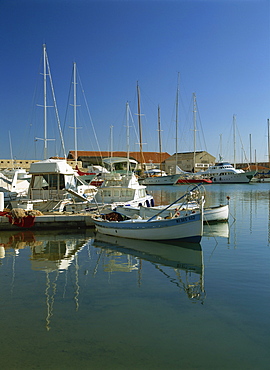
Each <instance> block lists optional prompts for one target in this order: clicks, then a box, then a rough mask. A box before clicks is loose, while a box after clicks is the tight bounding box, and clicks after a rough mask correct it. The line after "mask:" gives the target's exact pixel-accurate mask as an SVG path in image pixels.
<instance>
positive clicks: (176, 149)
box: [175, 72, 180, 171]
mask: <svg viewBox="0 0 270 370" xmlns="http://www.w3.org/2000/svg"><path fill="white" fill-rule="evenodd" d="M179 78H180V74H179V72H178V76H177V89H176V104H175V171H176V166H177V165H178V105H179Z"/></svg>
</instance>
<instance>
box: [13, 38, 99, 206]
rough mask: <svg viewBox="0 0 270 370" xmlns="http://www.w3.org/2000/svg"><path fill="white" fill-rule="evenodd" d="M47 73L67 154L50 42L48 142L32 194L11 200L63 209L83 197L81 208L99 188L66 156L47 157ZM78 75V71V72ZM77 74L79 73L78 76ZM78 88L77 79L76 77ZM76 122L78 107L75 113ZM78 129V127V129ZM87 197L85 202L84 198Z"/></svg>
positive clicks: (33, 169)
mask: <svg viewBox="0 0 270 370" xmlns="http://www.w3.org/2000/svg"><path fill="white" fill-rule="evenodd" d="M47 76H49V80H50V86H51V91H52V96H53V101H54V108H55V111H56V116H57V121H58V128H59V132H60V137H61V142H62V147H63V151H64V156H65V158H66V152H65V146H64V140H63V135H62V131H61V126H60V121H59V115H58V110H57V106H56V99H55V95H54V89H53V85H52V77H51V73H50V67H49V61H48V56H47V51H46V45H45V44H44V45H43V88H44V102H43V108H44V138H43V139H40V140H42V141H43V143H44V160H43V161H40V162H35V163H32V164H31V166H30V170H29V174H30V175H31V182H30V185H29V189H28V196H27V197H26V198H22V199H19V200H17V199H16V200H15V201H12V202H11V205H12V208H18V207H19V208H24V209H35V210H39V211H41V212H44V211H52V210H56V209H58V210H60V211H63V210H64V207H65V205H66V204H69V203H74V202H75V199H77V200H78V199H80V207H79V208H80V209H83V208H86V207H87V204H88V202H90V201H91V200H92V199H93V197H94V195H95V194H96V192H97V188H96V187H95V186H92V185H89V184H87V183H85V182H83V181H82V180H81V179H80V178H79V175H78V174H77V172H76V171H75V170H73V168H72V167H71V166H70V165H69V164H68V163H67V161H66V160H62V159H47V145H48V141H49V140H50V139H48V137H47V108H48V104H47ZM75 76H76V75H75ZM74 78H75V77H74ZM74 89H76V81H75V80H74ZM75 91H76V90H74V107H76V92H75ZM74 120H75V125H76V111H75V113H74ZM75 132H76V130H75ZM82 199H83V202H82Z"/></svg>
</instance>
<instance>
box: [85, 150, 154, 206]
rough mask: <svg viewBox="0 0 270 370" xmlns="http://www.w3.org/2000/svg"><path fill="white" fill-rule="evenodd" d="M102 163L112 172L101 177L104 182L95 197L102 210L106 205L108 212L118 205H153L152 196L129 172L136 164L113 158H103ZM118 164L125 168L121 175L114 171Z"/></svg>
mask: <svg viewBox="0 0 270 370" xmlns="http://www.w3.org/2000/svg"><path fill="white" fill-rule="evenodd" d="M103 161H104V163H107V164H109V165H110V166H111V167H112V172H110V173H104V174H103V175H102V179H103V180H104V181H103V183H102V185H101V186H100V187H99V189H98V192H97V194H96V196H95V202H96V203H97V204H98V205H100V206H103V208H104V205H106V206H107V208H108V210H110V211H111V210H112V209H114V208H115V207H117V206H119V205H130V206H146V207H150V206H153V205H154V200H153V197H152V195H149V194H147V192H146V186H144V185H140V184H139V182H138V179H137V177H136V176H135V174H134V172H132V171H129V166H130V165H131V164H133V166H134V165H136V164H137V162H136V161H135V160H133V159H128V158H120V157H119V158H118V157H115V158H107V159H106V158H105V159H104V160H103ZM120 164H121V168H123V167H122V166H123V165H124V166H125V168H124V169H123V170H122V171H121V173H119V172H117V170H116V169H115V168H116V167H117V165H120ZM134 168H135V167H134ZM92 203H93V202H92Z"/></svg>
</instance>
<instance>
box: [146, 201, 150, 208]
mask: <svg viewBox="0 0 270 370" xmlns="http://www.w3.org/2000/svg"><path fill="white" fill-rule="evenodd" d="M145 203H146V207H150V203H149V200H148V199H146V201H145Z"/></svg>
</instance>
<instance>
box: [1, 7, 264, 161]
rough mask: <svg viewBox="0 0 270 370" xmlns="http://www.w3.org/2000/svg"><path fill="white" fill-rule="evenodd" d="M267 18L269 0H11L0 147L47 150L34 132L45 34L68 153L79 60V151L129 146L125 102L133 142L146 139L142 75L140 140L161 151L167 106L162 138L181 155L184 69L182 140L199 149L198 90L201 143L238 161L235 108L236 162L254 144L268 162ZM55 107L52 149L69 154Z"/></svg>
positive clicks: (36, 153)
mask: <svg viewBox="0 0 270 370" xmlns="http://www.w3.org/2000/svg"><path fill="white" fill-rule="evenodd" d="M269 26H270V5H269V1H267V0H235V1H234V0H225V1H222V0H216V1H206V0H198V1H196V0H188V1H181V0H179V1H155V0H152V1H140V0H137V1H128V0H126V1H113V0H111V1H102V0H101V1H91V0H88V1H86V0H76V1H75V0H74V1H73V0H70V1H69V0H67V1H64V0H43V1H42V0H40V1H39V0H35V1H34V0H33V1H30V0H17V1H14V0H2V1H1V3H0V31H1V32H0V35H1V36H0V37H1V42H0V48H1V58H0V66H1V72H2V73H1V89H0V120H1V149H0V158H3V159H4V158H10V143H11V147H12V153H13V157H16V158H18V159H36V158H37V159H42V158H43V143H42V141H35V137H44V133H43V130H44V129H43V118H42V116H43V109H42V108H41V107H39V106H38V104H39V105H42V99H43V98H42V89H43V87H42V75H41V74H40V73H41V71H42V70H41V58H42V45H43V43H46V47H47V53H48V58H49V63H50V69H51V73H52V79H53V83H54V90H55V96H56V101H57V106H58V110H59V116H60V122H61V126H62V128H63V132H64V139H65V146H66V151H67V152H68V151H69V150H73V149H74V130H73V129H72V128H70V127H72V126H74V123H73V118H72V115H73V113H72V109H73V108H72V106H71V104H72V101H71V99H72V95H70V93H69V91H70V88H71V86H72V85H71V76H72V67H73V63H74V62H76V65H77V69H78V75H79V81H81V83H79V82H78V85H77V91H78V92H77V98H78V102H77V104H78V105H80V106H79V107H77V113H78V115H77V125H78V127H80V128H79V129H78V130H77V135H78V150H97V149H98V148H100V149H101V150H110V148H111V145H112V147H113V150H115V151H116V150H126V142H127V139H126V118H125V110H126V103H127V102H128V103H129V107H130V111H131V113H132V117H130V119H129V122H130V150H137V151H138V150H139V146H138V138H137V137H136V134H135V132H136V130H138V124H137V115H136V113H137V112H138V111H137V97H136V85H137V81H138V84H139V87H140V95H141V113H142V114H143V116H142V129H143V143H144V144H143V148H144V150H145V151H158V150H159V146H158V133H157V107H158V105H160V113H161V127H162V147H163V150H164V151H167V152H169V153H170V154H173V153H174V152H175V136H176V135H175V105H176V104H175V103H176V90H177V78H178V73H179V76H180V78H179V122H178V127H179V130H178V151H179V152H185V151H193V149H194V115H193V100H192V99H193V94H194V93H195V94H196V99H197V107H198V109H197V114H196V128H197V131H196V149H197V150H207V151H208V152H209V153H211V154H212V155H214V156H215V157H218V155H219V154H220V153H221V154H222V155H223V157H224V159H225V160H228V161H231V162H233V160H234V146H233V143H234V137H233V116H234V115H235V123H236V139H235V143H236V161H237V162H240V161H242V160H245V157H247V160H249V159H250V155H251V159H252V161H254V160H255V155H256V159H257V161H267V160H268V146H267V141H268V137H267V119H268V118H270V63H269V62H270V43H269V41H270V27H269ZM81 84H82V87H83V91H84V97H85V99H86V101H87V104H86V103H85V100H84V98H83V95H82V94H81V93H80V91H81ZM48 95H49V94H48ZM49 99H50V97H49V96H48V100H49ZM48 104H49V103H48ZM87 107H88V111H87ZM48 110H49V113H48V137H49V138H54V139H55V140H54V141H50V142H49V143H48V155H49V156H53V155H56V154H59V155H62V154H63V152H62V151H61V148H60V143H59V137H58V134H57V123H56V121H55V120H54V119H52V118H51V117H53V115H54V112H52V111H53V109H52V108H49V109H48ZM88 112H90V115H91V119H90V118H89V115H88ZM92 126H93V127H94V129H95V132H96V136H97V139H98V143H97V142H96V140H95V136H94V133H93V128H92ZM111 126H113V128H112V129H111V128H110V127H111ZM111 133H112V134H111ZM9 135H10V137H11V141H9Z"/></svg>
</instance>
